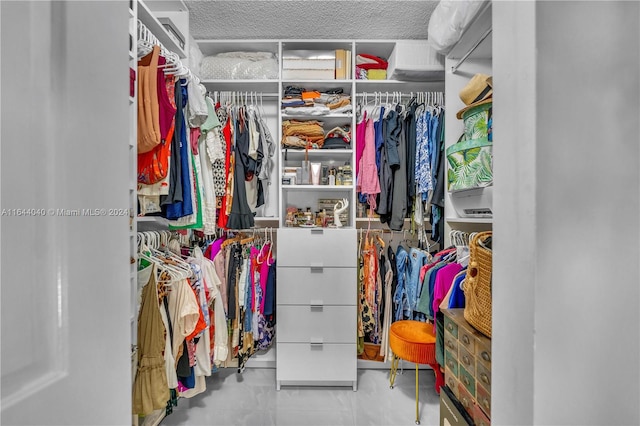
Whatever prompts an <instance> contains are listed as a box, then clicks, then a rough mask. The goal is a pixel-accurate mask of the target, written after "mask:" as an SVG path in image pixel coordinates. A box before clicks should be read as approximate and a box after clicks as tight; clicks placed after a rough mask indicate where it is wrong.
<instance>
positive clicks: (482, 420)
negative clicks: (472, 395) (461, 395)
mask: <svg viewBox="0 0 640 426" xmlns="http://www.w3.org/2000/svg"><path fill="white" fill-rule="evenodd" d="M473 420H474V421H475V422H476V426H491V420H489V417H487V415H486V414H485V413H484V412H483V411H482V410H481V409H480V406H479V405H477V404H476V406H475V409H474V410H473Z"/></svg>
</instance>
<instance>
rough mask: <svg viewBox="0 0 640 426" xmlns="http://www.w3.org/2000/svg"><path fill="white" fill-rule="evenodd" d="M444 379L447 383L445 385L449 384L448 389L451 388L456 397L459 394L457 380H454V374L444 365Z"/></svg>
mask: <svg viewBox="0 0 640 426" xmlns="http://www.w3.org/2000/svg"><path fill="white" fill-rule="evenodd" d="M444 381H445V382H446V383H447V386H449V389H451V391H452V392H453V394H454V395H455V396H456V398H458V395H460V392H459V391H458V380H456V375H455V374H453V373H452V372H451V370H449V369H448V368H446V367H445V369H444Z"/></svg>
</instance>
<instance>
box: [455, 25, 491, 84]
mask: <svg viewBox="0 0 640 426" xmlns="http://www.w3.org/2000/svg"><path fill="white" fill-rule="evenodd" d="M492 30H493V29H492V28H489V29H488V30H487V31H485V33H484V34H482V37H480V38H479V39H478V41H476V42H475V44H474V45H473V46H471V49H469V51H468V52H467V53H465V54H464V56H463V57H462V58H460V60H459V61H458V63H457V64H455V65H454V66H452V67H451V73H453V74H455V72H456V71H457V70H458V68H460V66H461V65H462V64H463V63H464V61H466V60H467V58H468V57H469V56H470V55H471V54H472V53H473V52H474V50H476V49H477V48H478V46H480V45H481V44H482V42H483V41H484V40H485V39H486V38H487V37H489V34H491V31H492Z"/></svg>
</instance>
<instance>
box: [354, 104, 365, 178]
mask: <svg viewBox="0 0 640 426" xmlns="http://www.w3.org/2000/svg"><path fill="white" fill-rule="evenodd" d="M366 129H367V112H366V111H365V112H364V115H363V118H362V121H361V122H360V123H357V124H356V176H358V173H359V172H360V159H361V158H362V152H363V151H364V137H365V136H364V135H365V132H366Z"/></svg>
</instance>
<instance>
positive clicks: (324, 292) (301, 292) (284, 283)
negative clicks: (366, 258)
mask: <svg viewBox="0 0 640 426" xmlns="http://www.w3.org/2000/svg"><path fill="white" fill-rule="evenodd" d="M278 262H279V260H278ZM277 273H278V291H277V294H276V298H277V303H278V305H281V304H284V305H357V303H358V298H357V294H358V281H357V278H358V275H357V269H356V268H355V267H353V268H310V267H307V268H293V267H291V268H286V267H285V268H281V267H278V271H277Z"/></svg>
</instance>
